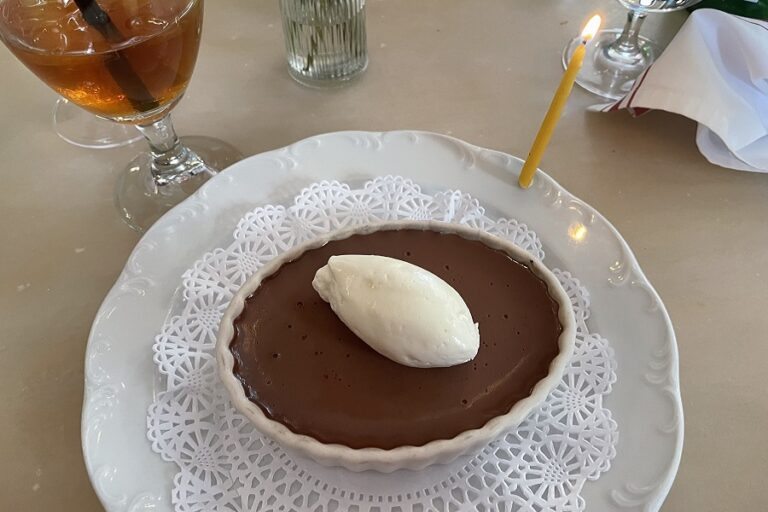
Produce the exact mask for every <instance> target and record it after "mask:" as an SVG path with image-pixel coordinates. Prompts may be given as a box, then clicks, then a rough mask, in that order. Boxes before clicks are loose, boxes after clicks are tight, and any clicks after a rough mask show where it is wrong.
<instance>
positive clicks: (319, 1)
mask: <svg viewBox="0 0 768 512" xmlns="http://www.w3.org/2000/svg"><path fill="white" fill-rule="evenodd" d="M280 11H281V12H282V17H283V33H284V36H285V49H286V51H287V53H288V71H289V73H290V74H291V76H292V77H293V78H294V79H295V80H296V81H297V82H299V83H301V84H304V85H308V86H311V87H333V86H335V85H340V84H343V83H344V82H347V81H348V80H350V79H352V78H354V77H356V76H358V75H359V74H360V73H362V72H363V71H364V70H365V68H366V67H367V66H368V48H367V44H366V33H365V0H280Z"/></svg>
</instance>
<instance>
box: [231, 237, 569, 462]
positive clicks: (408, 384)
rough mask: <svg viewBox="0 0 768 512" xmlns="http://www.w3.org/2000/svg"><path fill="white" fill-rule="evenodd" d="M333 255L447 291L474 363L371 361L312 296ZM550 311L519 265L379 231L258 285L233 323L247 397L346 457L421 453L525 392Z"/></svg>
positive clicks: (465, 243)
mask: <svg viewBox="0 0 768 512" xmlns="http://www.w3.org/2000/svg"><path fill="white" fill-rule="evenodd" d="M341 254H376V255H381V256H389V257H392V258H398V259H401V260H404V261H407V262H410V263H413V264H415V265H418V266H420V267H422V268H424V269H427V270H429V271H430V272H432V273H434V274H435V275H437V276H438V277H440V278H442V279H443V280H445V281H446V282H447V283H449V284H450V285H451V286H453V287H454V288H455V289H456V290H457V291H458V292H459V294H460V295H461V296H462V297H463V299H464V301H465V302H466V304H467V305H468V306H469V309H470V311H471V312H472V315H473V318H474V320H475V321H476V322H479V324H480V349H479V351H478V354H477V356H476V357H475V358H474V360H472V361H470V362H468V363H465V364H461V365H458V366H452V367H449V368H428V369H425V368H412V367H408V366H404V365H401V364H398V363H396V362H394V361H392V360H390V359H387V358H386V357H383V356H382V355H380V354H378V353H377V352H375V351H374V350H373V349H371V348H370V347H369V346H368V345H366V344H365V343H364V342H363V341H362V340H360V339H359V338H358V337H357V336H355V334H353V333H352V331H350V330H349V329H348V328H347V326H346V325H344V324H343V323H342V322H341V320H339V318H338V317H337V316H336V314H335V313H334V312H333V311H332V310H331V308H330V306H329V305H328V304H327V303H326V302H324V301H323V300H322V299H321V298H320V297H319V296H318V294H317V292H316V291H315V290H314V289H313V288H312V280H313V278H314V276H315V272H317V270H318V269H319V268H321V267H322V266H324V265H325V264H326V263H327V262H328V258H329V257H331V256H333V255H341ZM558 310H559V305H558V303H557V302H556V301H555V300H554V299H553V298H552V297H551V296H550V294H549V292H548V291H547V286H546V284H545V283H544V281H542V280H541V279H540V278H539V277H538V276H536V274H534V273H533V272H532V271H531V270H530V268H529V267H528V266H526V262H518V261H515V260H513V259H511V258H510V257H509V256H508V255H507V254H505V253H504V252H501V251H498V250H495V249H491V248H489V247H487V246H486V245H484V244H483V243H481V242H478V241H472V240H467V239H464V238H462V237H460V236H458V235H454V234H441V233H437V232H435V231H422V230H416V229H404V230H390V231H377V232H374V233H371V234H365V235H354V236H352V237H350V238H347V239H345V240H338V241H332V242H329V243H328V244H326V245H325V246H323V247H321V248H318V249H313V250H310V251H307V252H305V253H304V254H303V255H302V256H300V257H299V258H298V259H297V260H295V261H293V262H290V263H286V264H285V265H283V266H282V267H281V268H280V269H279V270H278V271H277V272H276V273H275V274H273V275H272V276H270V277H268V278H266V279H265V280H264V281H263V282H262V283H261V285H260V286H259V288H258V289H257V290H256V291H255V292H254V293H253V294H252V295H251V296H250V297H249V298H248V299H247V301H246V304H245V307H244V309H243V312H242V313H241V314H240V316H239V317H238V318H237V319H236V320H235V322H234V325H235V335H234V338H233V340H232V342H231V344H230V350H231V352H232V354H233V356H234V359H235V366H234V372H235V375H236V377H237V378H238V379H239V380H240V382H241V383H242V385H243V388H244V390H245V394H246V396H247V397H248V398H249V399H250V400H251V401H252V402H254V403H255V404H257V405H258V406H259V407H260V408H261V409H262V410H263V411H264V413H265V414H266V415H267V416H268V417H269V418H271V419H273V420H275V421H278V422H280V423H282V424H284V425H286V426H287V427H288V428H290V429H291V430H292V431H293V432H295V433H298V434H305V435H308V436H311V437H314V438H315V439H317V440H318V441H321V442H324V443H338V444H342V445H345V446H349V447H351V448H365V447H377V448H383V449H391V448H396V447H399V446H408V445H411V446H420V445H423V444H426V443H428V442H430V441H433V440H437V439H450V438H452V437H455V436H456V435H458V434H460V433H461V432H464V431H466V430H471V429H476V428H480V427H482V426H483V425H484V424H485V423H486V422H487V421H488V420H490V419H492V418H494V417H496V416H499V415H502V414H505V413H507V412H508V411H509V410H510V409H511V408H512V406H513V405H514V404H515V403H516V402H518V401H519V400H521V399H523V398H525V397H527V396H529V395H530V393H531V390H532V389H533V387H534V386H535V384H536V383H537V382H538V381H540V380H541V379H543V378H544V377H545V376H546V375H547V374H548V371H549V365H550V363H551V362H552V360H553V359H554V358H555V357H556V356H557V355H558V353H559V346H558V338H559V336H560V333H561V332H562V326H561V324H560V321H559V320H558Z"/></svg>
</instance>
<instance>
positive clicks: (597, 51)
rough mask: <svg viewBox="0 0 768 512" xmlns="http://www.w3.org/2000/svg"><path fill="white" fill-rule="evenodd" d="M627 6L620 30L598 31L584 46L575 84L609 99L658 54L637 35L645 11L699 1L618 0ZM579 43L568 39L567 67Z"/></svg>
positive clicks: (677, 7) (682, 6)
mask: <svg viewBox="0 0 768 512" xmlns="http://www.w3.org/2000/svg"><path fill="white" fill-rule="evenodd" d="M617 1H618V2H619V3H620V4H621V5H623V6H624V7H626V8H627V9H629V12H628V14H627V21H626V24H625V25H624V28H623V29H605V30H601V31H600V32H598V33H597V35H596V36H595V37H594V38H593V39H592V41H590V43H589V45H588V46H587V54H586V56H585V58H584V65H583V66H582V68H581V71H580V72H579V75H578V76H577V78H576V83H577V84H579V85H580V86H581V87H583V88H584V89H586V90H588V91H590V92H592V93H594V94H597V95H598V96H603V97H605V98H609V99H614V100H615V99H619V98H622V97H623V96H625V95H626V94H627V93H628V92H629V91H630V90H631V89H632V86H633V85H634V83H635V80H636V79H637V78H638V77H639V76H640V75H641V74H642V73H643V72H644V71H645V70H646V69H648V67H649V66H650V65H651V64H653V62H654V60H656V57H658V55H659V54H660V50H659V47H658V45H656V43H654V42H653V41H652V40H650V39H648V38H646V37H643V36H641V35H640V28H641V26H642V24H643V22H644V21H645V17H646V15H647V14H648V13H664V12H671V11H677V10H680V9H685V8H686V7H690V6H692V5H694V4H696V3H698V2H700V1H701V0H617ZM580 43H581V39H580V38H575V39H573V40H571V41H570V42H569V43H568V45H567V46H566V47H565V50H564V51H563V65H564V66H565V67H567V65H568V62H569V61H570V58H571V54H572V53H573V51H574V49H575V48H576V47H577V46H578V45H579V44H580Z"/></svg>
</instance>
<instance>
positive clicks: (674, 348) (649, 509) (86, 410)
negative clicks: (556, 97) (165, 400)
mask: <svg viewBox="0 0 768 512" xmlns="http://www.w3.org/2000/svg"><path fill="white" fill-rule="evenodd" d="M407 134H412V135H415V136H417V137H418V136H427V137H436V138H439V139H446V140H449V141H451V142H452V143H454V144H456V145H459V146H463V147H464V148H466V149H468V150H469V151H470V152H472V153H474V154H479V153H490V154H494V155H498V156H502V157H505V158H510V159H512V160H513V161H516V162H518V163H520V164H522V163H523V162H524V160H522V159H520V158H518V157H516V156H513V155H510V154H508V153H505V152H503V151H499V150H495V149H491V148H485V147H482V146H477V145H475V144H472V143H469V142H466V141H464V140H462V139H459V138H456V137H453V136H450V135H445V134H441V133H436V132H430V131H424V130H392V131H383V132H377V131H363V130H344V131H337V132H328V133H322V134H317V135H313V136H309V137H306V138H304V139H300V140H298V141H296V142H294V143H292V144H289V145H287V146H284V147H282V148H277V149H272V150H269V151H265V152H263V153H258V154H256V155H250V156H247V157H246V158H244V159H243V160H241V161H239V162H236V163H234V164H233V165H231V166H230V167H229V168H227V169H226V170H225V171H223V172H222V173H220V174H219V175H217V176H216V177H214V178H212V179H211V180H209V181H208V182H207V183H205V184H204V185H203V186H202V187H201V188H200V189H199V190H198V191H197V192H196V193H195V194H193V195H192V196H190V197H189V198H187V199H186V200H185V201H182V202H181V203H180V204H178V205H176V206H175V207H173V208H172V209H171V210H170V211H168V212H167V213H166V214H164V215H163V216H162V217H161V218H160V219H159V220H158V221H157V222H156V223H155V224H154V225H153V226H152V227H151V228H150V229H149V230H148V231H147V232H146V233H145V234H144V235H143V236H142V237H141V238H140V239H139V241H138V242H137V243H136V245H135V246H134V249H133V250H132V251H131V253H130V255H129V256H128V258H127V260H126V263H125V265H124V267H123V269H122V271H121V272H120V275H119V276H118V278H117V280H116V281H115V284H114V285H113V286H112V287H111V288H110V290H109V292H108V293H107V295H106V296H105V298H104V300H103V301H102V304H101V305H100V307H99V309H98V311H97V313H96V316H95V317H94V318H95V319H96V320H98V319H100V318H102V317H103V314H104V313H105V312H106V311H107V310H108V309H110V307H111V306H112V303H113V302H114V300H115V298H116V295H118V292H120V293H123V292H122V291H120V290H119V289H120V287H121V286H122V285H124V283H125V282H126V281H128V280H129V279H130V276H131V274H132V273H133V272H132V271H131V270H130V266H131V265H132V262H133V261H134V259H135V258H136V256H137V255H138V254H139V253H140V251H141V250H143V249H144V247H145V245H146V244H147V243H149V240H151V239H153V238H156V237H157V235H159V233H160V231H161V230H167V229H168V228H169V227H172V226H173V222H172V221H173V220H176V223H178V222H182V220H179V219H177V217H180V215H179V214H180V213H181V212H182V211H184V209H185V208H188V207H189V206H190V205H191V204H193V203H194V202H195V201H197V200H199V199H200V198H201V196H202V195H204V194H205V193H206V191H207V190H208V189H209V188H210V187H211V186H212V185H214V184H215V183H216V182H218V181H219V180H220V178H219V177H220V176H227V174H226V171H229V170H231V169H234V168H237V167H241V166H245V165H249V162H251V161H254V160H258V159H265V158H268V157H270V156H273V155H277V154H279V153H282V152H290V151H291V150H292V149H296V148H297V147H298V146H300V145H301V144H305V143H307V142H309V141H314V140H318V141H319V140H322V139H324V138H328V137H338V136H350V135H362V136H378V137H382V138H383V137H384V136H395V135H407ZM217 178H219V179H217ZM536 179H544V180H546V181H547V182H549V184H550V185H551V186H553V187H554V188H555V189H556V190H557V191H558V192H559V193H560V194H563V195H564V196H565V197H567V198H568V199H570V200H572V201H576V202H578V203H579V204H581V205H582V206H584V207H586V208H587V209H588V211H589V212H590V213H591V214H592V215H594V216H595V218H596V219H598V220H599V221H601V222H602V223H603V224H604V225H605V226H606V227H607V228H608V229H609V231H610V232H611V234H612V235H613V236H614V237H615V239H616V240H617V241H618V242H619V244H620V246H621V248H622V250H623V255H624V256H625V257H626V258H627V259H628V261H629V262H630V263H631V266H632V268H631V270H632V271H633V272H634V273H635V277H636V279H637V280H639V281H640V282H641V283H642V285H643V286H644V287H645V288H646V290H647V291H648V293H649V294H650V295H651V299H652V301H653V302H654V304H655V305H656V306H658V310H659V311H660V312H661V314H662V317H663V320H664V323H665V327H666V331H667V335H668V336H669V341H670V344H669V349H670V354H669V358H670V363H671V364H670V365H669V369H668V371H667V373H668V375H669V377H670V378H671V386H672V392H673V395H674V408H675V414H676V417H677V419H678V421H679V427H677V428H676V435H675V451H674V453H673V454H672V459H671V461H670V465H669V467H668V468H667V469H666V471H665V474H664V476H663V477H662V478H661V479H660V480H659V481H658V482H656V483H654V484H652V485H650V486H648V487H649V488H650V490H648V492H647V493H644V494H645V497H646V498H647V501H646V502H645V503H642V505H644V507H643V510H644V511H646V512H653V511H658V510H659V509H660V507H661V505H662V504H663V502H664V500H665V499H666V497H667V495H668V493H669V490H670V489H671V487H672V483H673V482H674V479H675V476H676V474H677V470H678V468H679V465H680V460H681V456H682V450H683V439H684V430H685V429H684V413H683V404H682V397H681V391H680V382H679V350H678V345H677V338H676V336H675V331H674V327H673V326H672V321H671V318H670V316H669V313H668V312H667V309H666V307H665V306H664V303H663V301H662V300H661V297H660V296H659V294H658V292H657V291H656V289H655V288H654V286H653V285H652V284H651V282H650V281H649V280H648V278H647V277H646V275H645V273H644V272H643V270H642V268H641V267H640V264H639V262H638V260H637V257H636V256H635V254H634V252H633V251H632V249H631V248H630V246H629V244H628V243H627V241H626V240H625V239H624V237H623V236H622V235H621V233H620V232H619V231H618V229H616V227H615V226H614V225H613V224H612V223H611V222H610V221H609V220H608V219H607V218H606V217H605V216H603V215H602V214H601V213H600V212H599V211H598V210H596V209H595V208H594V207H592V206H591V205H590V204H589V203H587V202H585V201H583V200H582V199H580V198H579V197H577V196H575V195H574V194H572V193H571V192H569V191H568V190H566V189H565V188H564V187H563V186H561V185H560V184H559V183H558V182H557V181H556V180H555V179H554V178H552V177H551V176H549V175H548V174H546V173H545V172H544V171H543V170H541V169H538V170H537V173H536ZM480 199H482V198H480ZM96 320H95V321H94V323H93V325H92V326H91V329H90V331H89V335H88V343H87V345H86V351H85V354H84V355H85V361H86V368H85V372H84V373H85V375H84V377H85V386H84V389H83V408H82V414H81V448H82V451H83V458H84V461H85V465H86V471H87V473H88V477H89V479H90V480H91V483H92V485H93V487H94V491H95V492H96V494H97V496H98V498H99V500H100V502H101V504H102V505H103V506H104V508H105V510H107V511H108V512H112V511H113V510H121V511H122V510H124V511H126V512H133V510H135V509H136V507H134V506H132V504H133V503H134V502H136V500H137V498H142V499H150V500H153V501H155V502H156V503H160V502H161V501H163V500H162V498H160V497H158V496H154V495H151V494H148V493H142V494H140V495H138V496H134V497H133V501H130V500H129V498H128V497H127V496H125V495H118V496H117V497H115V496H111V495H108V494H107V492H106V491H105V490H104V489H103V487H102V485H101V484H100V482H99V479H100V478H103V477H104V475H99V473H105V472H108V471H109V469H110V467H105V466H99V467H94V466H93V463H92V460H91V455H90V449H89V447H88V444H87V440H86V433H87V431H88V427H87V420H88V416H89V415H90V414H92V413H93V408H92V407H91V404H90V399H91V398H93V394H94V391H96V389H95V388H94V389H92V388H93V386H92V385H91V384H90V383H89V379H88V360H89V359H90V358H91V357H92V355H93V352H94V346H95V345H96V344H97V342H98V339H97V335H96V327H97V321H96ZM147 443H148V441H147ZM157 457H158V461H159V462H161V463H163V464H165V463H166V462H165V461H162V459H160V457H159V455H157ZM126 503H129V504H127V505H125V506H124V504H126ZM118 507H119V509H118ZM153 508H154V507H153Z"/></svg>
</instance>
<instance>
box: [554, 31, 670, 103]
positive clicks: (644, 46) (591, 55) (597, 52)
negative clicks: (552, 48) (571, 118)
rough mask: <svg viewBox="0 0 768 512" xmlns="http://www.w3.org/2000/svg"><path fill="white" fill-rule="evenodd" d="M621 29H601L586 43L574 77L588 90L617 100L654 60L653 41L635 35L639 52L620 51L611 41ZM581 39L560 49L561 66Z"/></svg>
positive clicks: (654, 49) (655, 51)
mask: <svg viewBox="0 0 768 512" xmlns="http://www.w3.org/2000/svg"><path fill="white" fill-rule="evenodd" d="M620 34H621V29H609V30H601V31H600V32H598V33H597V35H596V36H595V38H594V39H593V40H592V41H591V42H590V43H589V45H588V46H587V54H586V56H585V57H584V65H583V66H582V68H581V71H579V75H578V77H576V83H577V84H579V85H580V86H582V87H583V88H584V89H586V90H588V91H589V92H591V93H594V94H597V95H598V96H603V97H604V98H610V99H612V100H618V99H620V98H623V97H624V96H625V95H626V94H627V93H628V92H629V91H630V89H632V85H634V83H635V79H637V77H638V76H640V74H641V73H642V72H643V71H645V70H646V69H647V68H648V66H650V65H651V63H652V62H653V61H654V60H655V58H656V56H657V55H658V53H659V52H658V49H657V47H656V45H655V44H654V43H653V41H651V40H649V39H647V38H645V37H642V36H639V37H638V44H639V46H640V52H639V53H622V52H621V51H620V50H617V49H616V48H615V47H614V46H613V43H614V42H616V39H618V37H619V35H620ZM580 42H581V38H578V37H577V38H576V39H574V40H572V41H571V42H570V43H569V44H568V46H566V47H565V51H564V52H563V66H565V67H567V66H568V62H569V61H570V59H571V55H572V54H573V50H574V49H575V48H576V46H577V45H579V44H580Z"/></svg>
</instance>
